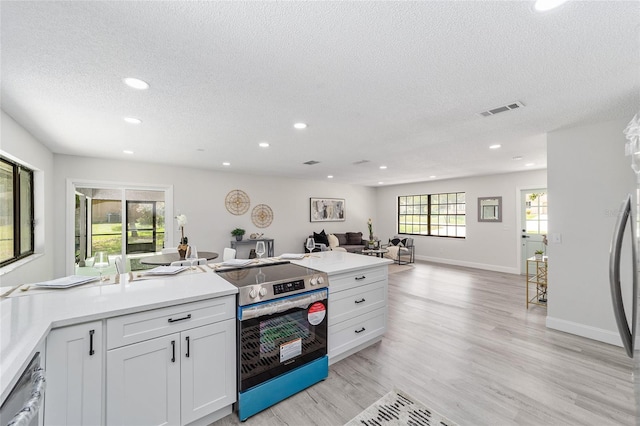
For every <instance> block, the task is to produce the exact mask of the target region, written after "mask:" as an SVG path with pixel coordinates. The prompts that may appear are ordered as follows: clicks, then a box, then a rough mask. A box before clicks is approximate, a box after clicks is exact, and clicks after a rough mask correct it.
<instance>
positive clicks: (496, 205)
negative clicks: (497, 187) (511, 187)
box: [478, 197, 502, 222]
mask: <svg viewBox="0 0 640 426" xmlns="http://www.w3.org/2000/svg"><path fill="white" fill-rule="evenodd" d="M478 222H502V197H478Z"/></svg>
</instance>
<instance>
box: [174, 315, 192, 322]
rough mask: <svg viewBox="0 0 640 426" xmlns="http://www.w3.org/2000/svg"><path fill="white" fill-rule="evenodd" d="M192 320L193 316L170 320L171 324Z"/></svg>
mask: <svg viewBox="0 0 640 426" xmlns="http://www.w3.org/2000/svg"><path fill="white" fill-rule="evenodd" d="M188 319H191V314H189V315H187V316H186V317H182V318H176V319H173V318H169V322H178V321H184V320H188Z"/></svg>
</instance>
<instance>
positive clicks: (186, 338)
mask: <svg viewBox="0 0 640 426" xmlns="http://www.w3.org/2000/svg"><path fill="white" fill-rule="evenodd" d="M185 340H186V341H187V353H186V354H185V355H184V356H186V357H187V358H189V336H187V337H185Z"/></svg>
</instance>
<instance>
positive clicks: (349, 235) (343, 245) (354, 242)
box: [303, 230, 367, 253]
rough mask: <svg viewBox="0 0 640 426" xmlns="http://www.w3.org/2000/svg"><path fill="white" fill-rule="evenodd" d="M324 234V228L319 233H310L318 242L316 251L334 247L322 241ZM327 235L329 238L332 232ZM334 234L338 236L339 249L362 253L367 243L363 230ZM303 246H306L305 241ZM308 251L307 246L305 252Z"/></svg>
mask: <svg viewBox="0 0 640 426" xmlns="http://www.w3.org/2000/svg"><path fill="white" fill-rule="evenodd" d="M323 234H324V230H323V232H321V233H318V234H316V233H314V234H313V235H309V237H310V238H313V239H314V240H315V242H316V248H315V249H313V251H314V252H318V251H327V250H331V249H332V247H330V245H329V244H328V243H325V242H323V241H322V240H323V238H322V235H323ZM325 235H326V237H327V240H328V236H329V235H330V234H325ZM333 235H335V236H336V238H337V239H338V246H337V247H338V248H337V249H339V250H346V251H348V252H351V253H361V252H362V250H363V249H364V248H365V246H366V244H367V242H366V240H363V239H362V232H345V233H335V234H333ZM305 242H306V240H305ZM327 242H328V241H327ZM303 246H304V243H303ZM334 249H336V248H334ZM308 252H309V250H307V249H306V247H305V253H308Z"/></svg>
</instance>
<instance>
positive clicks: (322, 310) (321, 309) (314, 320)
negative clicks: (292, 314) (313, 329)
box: [307, 302, 327, 325]
mask: <svg viewBox="0 0 640 426" xmlns="http://www.w3.org/2000/svg"><path fill="white" fill-rule="evenodd" d="M326 315H327V308H326V307H325V306H324V304H322V302H316V303H314V304H313V305H311V306H309V311H308V312H307V319H308V320H309V324H311V325H318V324H320V323H321V322H322V321H323V320H324V317H325V316H326Z"/></svg>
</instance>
